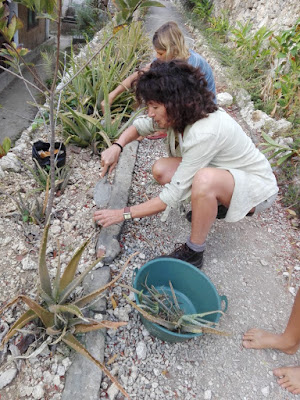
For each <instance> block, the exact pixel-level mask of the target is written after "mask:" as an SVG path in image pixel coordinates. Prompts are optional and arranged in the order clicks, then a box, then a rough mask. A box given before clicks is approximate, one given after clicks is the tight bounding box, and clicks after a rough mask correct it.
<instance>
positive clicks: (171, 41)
mask: <svg viewBox="0 0 300 400" xmlns="http://www.w3.org/2000/svg"><path fill="white" fill-rule="evenodd" d="M152 43H153V46H154V48H155V49H157V50H163V51H165V52H166V59H167V60H174V59H183V60H187V59H188V58H189V56H190V53H189V49H188V48H187V46H186V44H185V40H184V36H183V34H182V32H181V30H180V29H179V27H178V25H177V24H176V22H174V21H170V22H167V23H165V24H163V25H162V26H161V27H160V28H159V29H158V30H157V31H156V32H155V33H154V35H153V39H152Z"/></svg>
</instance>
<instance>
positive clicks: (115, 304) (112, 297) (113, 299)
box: [110, 294, 118, 309]
mask: <svg viewBox="0 0 300 400" xmlns="http://www.w3.org/2000/svg"><path fill="white" fill-rule="evenodd" d="M110 301H111V304H112V306H113V309H115V308H117V307H118V303H117V302H116V300H115V298H114V295H113V294H112V295H111V296H110Z"/></svg>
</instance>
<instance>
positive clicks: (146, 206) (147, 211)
mask: <svg viewBox="0 0 300 400" xmlns="http://www.w3.org/2000/svg"><path fill="white" fill-rule="evenodd" d="M166 207H167V205H166V204H165V203H164V202H163V201H162V200H161V199H160V198H159V197H154V198H153V199H151V200H148V201H146V202H145V203H141V204H138V205H134V206H131V207H130V212H131V216H132V218H142V217H148V216H150V215H154V214H158V213H160V212H162V211H164V210H165V209H166Z"/></svg>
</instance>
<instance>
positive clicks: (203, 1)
mask: <svg viewBox="0 0 300 400" xmlns="http://www.w3.org/2000/svg"><path fill="white" fill-rule="evenodd" d="M191 3H192V4H194V7H193V10H192V12H193V14H195V15H196V16H197V17H199V18H201V19H207V18H208V17H209V16H210V15H211V14H212V11H213V2H212V1H211V0H191Z"/></svg>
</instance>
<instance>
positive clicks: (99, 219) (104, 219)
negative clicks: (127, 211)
mask: <svg viewBox="0 0 300 400" xmlns="http://www.w3.org/2000/svg"><path fill="white" fill-rule="evenodd" d="M94 220H95V222H96V224H98V225H100V226H103V228H107V227H108V226H110V225H114V224H118V223H119V222H122V221H124V216H123V209H121V210H107V209H106V210H97V211H95V213H94Z"/></svg>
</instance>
